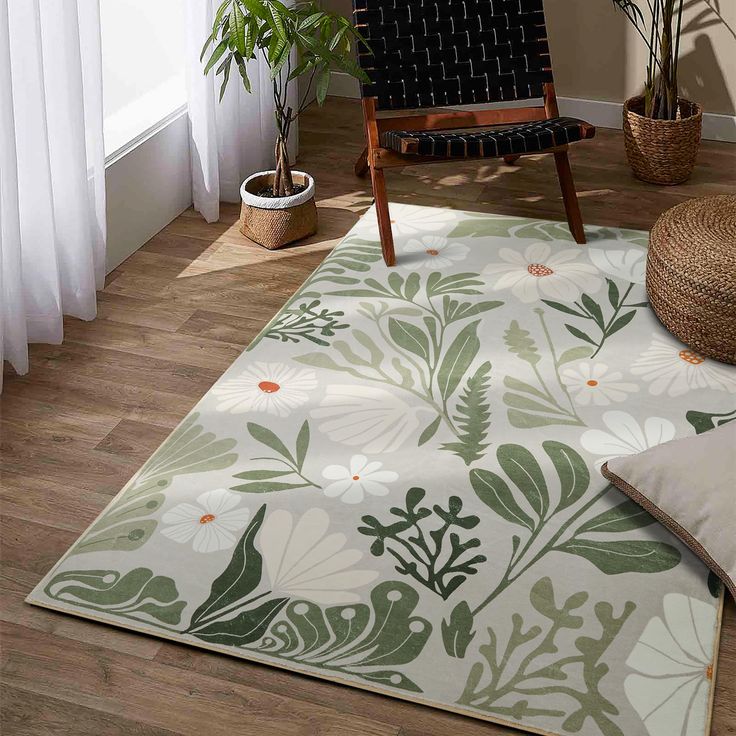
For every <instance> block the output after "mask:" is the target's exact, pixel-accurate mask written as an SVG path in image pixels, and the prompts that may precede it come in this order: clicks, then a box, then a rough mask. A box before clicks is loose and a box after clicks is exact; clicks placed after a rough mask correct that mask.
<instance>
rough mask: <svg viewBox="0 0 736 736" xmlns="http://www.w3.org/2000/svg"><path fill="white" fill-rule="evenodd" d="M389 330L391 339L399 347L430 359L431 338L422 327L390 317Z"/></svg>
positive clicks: (427, 359) (426, 359)
mask: <svg viewBox="0 0 736 736" xmlns="http://www.w3.org/2000/svg"><path fill="white" fill-rule="evenodd" d="M388 331H389V334H390V335H391V339H392V340H393V341H394V342H395V343H396V344H397V345H398V346H399V347H401V348H404V350H408V351H409V352H410V353H413V354H414V355H418V356H419V357H420V358H421V359H422V360H424V361H426V362H428V361H429V359H430V353H429V339H428V338H427V335H426V334H425V333H424V331H423V330H422V329H420V328H419V327H417V326H416V325H413V324H412V323H411V322H406V321H405V320H403V319H397V318H396V317H390V318H389V320H388Z"/></svg>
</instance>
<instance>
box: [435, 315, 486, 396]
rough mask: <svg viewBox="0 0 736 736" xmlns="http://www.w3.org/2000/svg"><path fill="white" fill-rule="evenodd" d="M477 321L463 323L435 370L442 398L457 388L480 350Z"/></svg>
mask: <svg viewBox="0 0 736 736" xmlns="http://www.w3.org/2000/svg"><path fill="white" fill-rule="evenodd" d="M479 324H480V322H479V321H476V322H471V323H470V324H467V325H465V327H463V329H462V330H460V332H459V333H458V335H457V337H456V338H455V339H454V340H453V341H452V343H451V344H450V347H449V348H448V349H447V352H446V353H445V356H444V358H443V359H442V361H441V362H440V366H439V371H438V372H437V385H438V386H439V389H440V394H441V395H442V398H443V399H447V398H448V397H450V396H451V395H452V394H453V393H455V390H456V389H457V387H458V385H459V384H460V381H461V380H462V379H463V377H464V376H465V374H466V373H467V371H468V369H469V368H470V364H471V363H472V362H473V360H474V359H475V356H476V355H477V354H478V351H479V350H480V340H479V339H478V325H479Z"/></svg>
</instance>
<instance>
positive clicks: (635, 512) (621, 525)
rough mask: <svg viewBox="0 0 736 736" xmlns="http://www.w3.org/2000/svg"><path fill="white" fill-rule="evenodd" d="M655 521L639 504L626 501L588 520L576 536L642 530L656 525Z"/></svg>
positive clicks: (577, 531) (576, 532)
mask: <svg viewBox="0 0 736 736" xmlns="http://www.w3.org/2000/svg"><path fill="white" fill-rule="evenodd" d="M654 521H655V520H654V518H653V517H652V516H650V515H649V514H648V513H647V512H646V511H644V509H643V508H642V507H641V506H639V504H637V503H634V502H633V501H632V500H630V499H626V500H625V501H623V502H621V503H620V504H619V505H618V506H614V507H613V508H610V509H608V510H607V511H604V512H603V513H602V514H598V516H594V517H593V518H592V519H588V520H587V521H586V522H584V523H583V524H582V525H581V526H580V527H579V528H578V529H577V530H576V531H575V534H585V533H587V532H628V531H631V530H632V529H641V528H642V527H645V526H649V525H650V524H654Z"/></svg>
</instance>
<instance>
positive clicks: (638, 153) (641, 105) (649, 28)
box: [613, 0, 703, 184]
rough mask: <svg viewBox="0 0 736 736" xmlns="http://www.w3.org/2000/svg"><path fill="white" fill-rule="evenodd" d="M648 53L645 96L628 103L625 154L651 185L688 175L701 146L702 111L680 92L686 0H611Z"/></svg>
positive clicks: (685, 177) (625, 109) (625, 110)
mask: <svg viewBox="0 0 736 736" xmlns="http://www.w3.org/2000/svg"><path fill="white" fill-rule="evenodd" d="M613 3H614V5H615V6H616V7H617V8H619V9H621V10H622V11H623V13H624V14H625V15H626V17H627V18H628V20H629V21H630V22H631V24H632V25H633V26H634V28H635V29H636V31H637V32H638V34H639V36H640V37H641V39H642V41H643V42H644V43H645V44H646V47H647V49H648V51H649V55H648V61H647V70H646V81H645V83H644V94H643V95H637V96H635V97H631V98H630V99H628V100H626V102H625V103H624V113H623V115H624V139H625V143H626V156H627V158H628V160H629V165H630V166H631V168H632V170H633V172H634V175H635V176H636V177H638V178H639V179H642V180H643V181H647V182H651V183H653V184H679V183H681V182H683V181H685V180H686V179H688V178H689V176H690V174H691V173H692V170H693V167H694V166H695V157H696V155H697V152H698V146H699V144H700V130H701V124H702V120H703V111H702V108H701V107H700V105H698V104H696V103H695V102H690V101H689V100H685V99H683V98H682V97H680V96H679V94H678V83H677V62H678V58H679V52H680V35H681V31H682V9H683V0H647V2H646V16H645V15H644V13H643V12H642V10H641V9H640V7H639V6H638V5H637V4H636V2H635V0H613Z"/></svg>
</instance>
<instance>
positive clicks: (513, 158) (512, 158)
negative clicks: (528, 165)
mask: <svg viewBox="0 0 736 736" xmlns="http://www.w3.org/2000/svg"><path fill="white" fill-rule="evenodd" d="M520 158H521V155H520V154H517V153H511V154H509V155H508V156H504V157H503V161H504V163H505V164H508V165H509V166H511V165H512V164H515V163H516V162H517V161H518V160H519V159H520Z"/></svg>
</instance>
